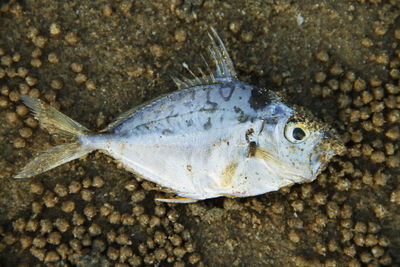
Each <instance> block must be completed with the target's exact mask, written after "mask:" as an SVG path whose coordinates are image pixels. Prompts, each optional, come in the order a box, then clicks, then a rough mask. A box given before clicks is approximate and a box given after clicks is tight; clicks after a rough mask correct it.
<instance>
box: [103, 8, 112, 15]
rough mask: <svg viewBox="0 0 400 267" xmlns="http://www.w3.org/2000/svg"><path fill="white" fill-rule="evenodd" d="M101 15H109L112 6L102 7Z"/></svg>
mask: <svg viewBox="0 0 400 267" xmlns="http://www.w3.org/2000/svg"><path fill="white" fill-rule="evenodd" d="M103 15H104V16H105V17H110V16H111V15H112V8H111V7H110V6H109V5H106V6H104V7H103Z"/></svg>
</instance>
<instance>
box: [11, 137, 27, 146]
mask: <svg viewBox="0 0 400 267" xmlns="http://www.w3.org/2000/svg"><path fill="white" fill-rule="evenodd" d="M13 144H14V147H15V148H24V147H25V145H26V142H25V140H24V139H23V138H21V137H16V138H14V140H13Z"/></svg>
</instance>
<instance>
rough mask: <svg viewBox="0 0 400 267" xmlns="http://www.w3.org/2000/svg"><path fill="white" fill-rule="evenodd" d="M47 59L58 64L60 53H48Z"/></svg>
mask: <svg viewBox="0 0 400 267" xmlns="http://www.w3.org/2000/svg"><path fill="white" fill-rule="evenodd" d="M47 60H48V61H49V62H50V63H51V64H57V63H58V62H59V61H60V59H59V58H58V55H57V54H56V53H54V52H51V53H49V54H48V55H47Z"/></svg>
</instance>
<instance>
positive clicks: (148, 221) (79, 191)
mask: <svg viewBox="0 0 400 267" xmlns="http://www.w3.org/2000/svg"><path fill="white" fill-rule="evenodd" d="M0 5H1V7H0V93H1V95H0V146H1V149H0V179H1V180H0V266H32V265H34V264H39V265H41V264H45V263H46V264H48V265H50V266H51V265H60V264H62V263H65V264H68V265H78V266H99V265H102V266H108V265H115V264H117V263H118V264H119V266H125V265H135V266H136V265H140V264H142V265H153V264H154V265H159V266H186V265H187V266H191V265H195V266H362V265H368V266H379V265H384V266H396V265H399V264H400V257H399V255H400V231H399V229H400V215H399V214H400V186H399V182H400V176H399V159H400V153H399V138H400V133H399V118H400V112H399V108H400V94H399V93H400V89H399V86H400V84H399V81H400V80H399V79H400V18H399V17H398V16H399V14H400V4H399V3H398V2H397V3H396V1H385V3H381V1H376V0H374V1H373V0H370V1H364V0H359V1H352V2H350V1H318V3H317V2H315V3H308V2H306V1H304V2H303V1H302V2H298V3H293V2H290V1H254V2H251V3H245V2H242V1H226V2H224V3H221V2H219V1H180V0H174V1H170V2H169V1H160V2H157V3H150V2H147V1H135V2H134V3H131V2H130V1H115V2H106V1H90V2H89V3H86V2H85V3H81V1H70V2H68V3H55V2H53V1H21V2H18V3H17V2H16V1H11V2H10V3H9V4H7V3H5V4H0ZM209 26H213V27H214V28H215V29H216V30H217V31H218V33H219V34H220V36H221V38H222V39H223V40H224V42H225V45H226V46H227V48H228V51H229V52H230V53H231V56H232V59H233V61H234V64H235V67H236V69H237V72H238V74H239V78H240V79H241V80H242V81H245V82H248V83H250V84H254V85H257V86H259V87H266V88H270V89H273V90H275V91H277V92H280V93H281V94H283V95H285V96H286V99H287V101H288V103H291V104H294V105H298V106H301V107H305V108H307V109H309V110H311V111H312V112H313V113H314V114H315V115H316V116H318V117H319V118H321V119H323V120H324V121H326V122H328V123H330V124H332V126H333V127H335V128H337V130H338V132H339V133H340V134H341V135H342V137H343V140H344V141H345V142H346V146H347V148H348V153H346V155H344V156H342V157H337V158H335V159H334V160H333V161H332V162H331V163H330V164H329V166H328V167H327V169H326V170H325V171H324V172H323V173H322V174H321V175H320V176H319V178H318V179H317V180H316V181H314V182H313V183H310V184H303V185H295V186H292V187H290V188H284V189H282V190H280V191H279V192H273V193H268V194H265V195H261V196H257V197H250V198H244V199H228V198H220V199H214V200H207V201H202V202H198V203H195V204H185V205H172V204H163V203H156V202H155V201H154V198H155V196H157V195H158V194H161V193H158V192H154V191H152V190H151V188H152V187H153V185H152V184H151V183H149V182H146V181H143V180H141V179H140V178H138V177H135V175H133V174H131V173H129V172H127V171H125V170H124V169H123V168H122V167H121V166H118V164H116V163H115V162H114V161H113V159H111V158H109V157H107V156H105V155H104V154H101V153H100V152H94V153H91V154H90V155H89V156H87V157H85V158H84V159H81V160H75V161H73V162H71V163H67V164H65V165H63V166H60V167H58V168H56V169H54V170H51V171H49V172H46V173H44V174H42V175H39V176H37V177H34V178H32V179H28V180H14V179H13V178H12V177H13V176H14V175H15V174H16V173H17V172H18V171H19V170H20V169H21V168H22V167H23V166H24V165H25V164H26V163H27V162H28V161H29V159H31V158H32V157H34V156H35V155H36V153H38V152H40V151H41V150H43V149H45V148H48V147H51V146H52V145H54V144H56V143H58V142H60V141H59V140H55V139H54V138H52V137H51V135H50V134H48V133H47V132H46V131H45V130H41V129H40V128H39V127H38V125H37V122H36V121H35V120H34V119H33V118H32V115H30V114H29V112H28V110H27V108H26V107H25V106H23V105H22V103H21V101H20V100H19V95H20V94H31V95H33V96H35V97H40V98H41V99H43V100H45V101H46V102H48V103H50V104H51V105H53V106H54V107H56V108H59V109H60V110H61V111H62V112H63V113H65V114H67V115H68V116H70V117H71V118H73V119H75V120H77V121H78V122H80V123H82V124H83V125H85V126H86V127H87V128H89V129H92V130H100V129H102V128H104V127H105V126H106V125H107V124H108V123H110V122H112V121H113V119H114V118H116V116H117V115H118V114H120V113H121V112H123V111H126V110H128V109H129V108H131V107H133V106H135V105H139V104H141V103H143V102H145V101H149V100H151V99H153V98H155V97H157V96H159V95H161V94H165V93H167V92H172V91H174V90H176V86H175V85H174V83H173V82H172V80H171V79H170V76H178V77H179V76H186V77H189V76H190V74H188V73H187V71H186V70H185V69H184V68H183V66H182V63H183V62H185V63H187V64H188V65H190V66H191V68H192V69H193V70H195V69H197V67H202V68H204V63H203V61H202V59H201V57H199V55H200V54H203V55H206V54H207V50H206V49H207V46H208V45H209V39H208V37H207V30H208V28H209ZM124 264H125V265H124Z"/></svg>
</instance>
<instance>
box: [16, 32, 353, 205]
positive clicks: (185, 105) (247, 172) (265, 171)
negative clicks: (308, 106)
mask: <svg viewBox="0 0 400 267" xmlns="http://www.w3.org/2000/svg"><path fill="white" fill-rule="evenodd" d="M208 36H209V38H210V42H211V44H210V46H209V47H208V51H209V54H210V56H211V58H212V61H213V63H214V65H215V68H214V70H211V67H210V65H211V64H207V61H206V60H205V63H206V66H207V68H208V74H205V72H204V71H202V70H201V69H200V70H199V72H200V73H201V75H197V76H196V75H195V74H194V73H193V72H192V71H191V70H190V68H189V67H188V66H187V64H183V65H184V67H185V68H186V69H187V70H188V71H189V73H191V75H192V76H193V77H192V78H173V81H174V82H175V84H176V85H177V87H178V90H176V91H174V92H172V93H169V94H166V95H162V96H160V97H158V98H156V99H154V100H152V101H149V102H147V103H144V104H142V105H140V106H138V107H134V108H132V109H131V110H128V111H127V112H125V113H123V114H121V115H119V116H118V117H117V118H116V119H115V121H114V122H112V123H111V124H109V125H108V126H107V127H106V128H105V129H103V130H101V131H100V132H97V133H96V132H92V131H90V130H89V129H87V128H86V127H84V126H83V125H81V124H79V123H78V122H76V121H74V120H72V119H71V118H69V117H68V116H66V115H64V114H62V113H61V112H60V111H58V110H56V109H55V108H53V107H51V106H50V105H48V104H46V103H45V102H43V101H41V100H40V99H36V98H33V97H31V96H28V95H21V99H22V101H23V103H24V104H25V105H26V106H27V107H29V109H30V110H31V111H32V112H33V114H34V117H35V118H36V119H37V120H38V121H39V122H40V124H41V126H42V127H43V128H45V129H47V130H48V131H49V133H51V134H53V135H56V136H61V137H63V138H64V140H66V142H65V143H63V144H60V145H57V146H54V147H51V148H50V149H47V150H46V151H44V153H42V154H40V155H39V156H38V157H36V158H34V159H33V160H32V161H30V162H29V163H28V164H27V165H26V166H25V167H24V168H23V169H22V170H21V172H19V173H18V174H17V175H16V176H15V178H28V177H33V176H36V175H38V174H40V173H43V172H46V171H48V170H50V169H53V168H55V167H57V166H59V165H61V164H64V163H66V162H69V161H72V160H74V159H78V158H80V157H82V156H85V155H86V154H89V153H91V152H92V151H96V150H99V151H102V152H104V153H106V154H108V155H110V156H111V157H113V158H114V159H115V160H116V161H118V162H119V163H122V165H123V166H124V167H125V168H126V169H127V170H129V171H131V172H132V173H134V174H136V175H138V176H141V177H143V178H144V179H146V180H148V181H151V182H153V183H155V184H157V185H158V186H159V189H160V190H163V189H165V190H166V191H169V192H173V196H171V197H165V198H157V199H156V200H157V201H163V202H171V203H191V202H196V201H198V200H204V199H211V198H217V197H231V198H235V197H249V196H256V195H261V194H265V193H267V192H271V191H277V190H279V189H280V188H282V187H286V186H290V185H292V184H295V183H305V182H311V181H313V180H314V179H316V178H317V176H318V175H319V174H320V173H321V171H322V170H323V169H324V168H325V167H326V165H327V163H328V162H329V161H330V160H331V158H332V157H334V156H335V155H338V154H342V153H343V151H344V149H345V148H344V145H343V142H342V141H341V139H340V136H339V135H338V134H337V132H336V130H335V129H333V127H330V126H329V125H327V124H325V123H323V122H321V121H320V120H318V119H317V118H315V117H314V116H312V115H310V114H308V113H307V112H304V111H302V109H295V108H294V107H289V105H288V104H285V101H284V99H283V97H281V96H279V95H278V94H277V93H275V92H274V91H273V90H272V89H270V88H259V87H257V86H253V85H250V84H247V83H244V82H241V81H240V80H239V78H238V75H237V72H236V70H235V68H234V64H233V62H232V60H231V58H230V55H229V53H228V51H227V49H226V47H225V45H224V43H223V41H222V40H221V38H220V37H219V36H218V34H217V32H216V30H215V29H214V28H212V27H211V28H210V30H209V31H208Z"/></svg>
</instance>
